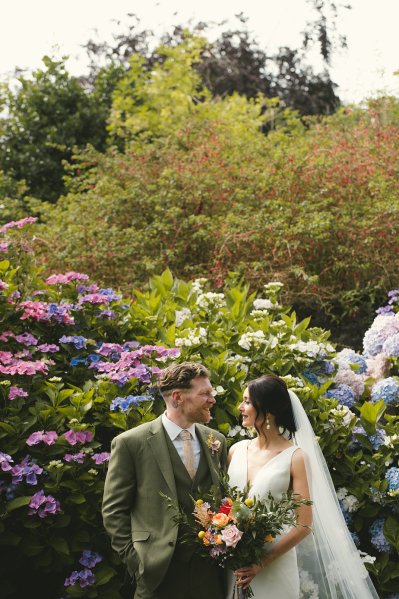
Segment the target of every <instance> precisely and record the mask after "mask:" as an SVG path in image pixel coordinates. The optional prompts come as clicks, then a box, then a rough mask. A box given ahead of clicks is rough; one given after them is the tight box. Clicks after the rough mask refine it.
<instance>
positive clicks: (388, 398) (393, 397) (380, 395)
mask: <svg viewBox="0 0 399 599" xmlns="http://www.w3.org/2000/svg"><path fill="white" fill-rule="evenodd" d="M381 399H383V400H384V401H385V403H386V404H391V405H396V404H397V403H398V401H399V382H398V379H397V378H395V377H393V376H391V377H388V378H386V379H382V380H381V381H378V383H375V385H373V386H372V388H371V401H372V402H373V403H376V402H377V401H380V400H381Z"/></svg>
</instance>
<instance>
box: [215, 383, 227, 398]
mask: <svg viewBox="0 0 399 599" xmlns="http://www.w3.org/2000/svg"><path fill="white" fill-rule="evenodd" d="M223 393H226V389H224V388H223V387H222V385H218V386H217V387H216V388H215V389H214V390H213V396H214V397H215V395H223Z"/></svg>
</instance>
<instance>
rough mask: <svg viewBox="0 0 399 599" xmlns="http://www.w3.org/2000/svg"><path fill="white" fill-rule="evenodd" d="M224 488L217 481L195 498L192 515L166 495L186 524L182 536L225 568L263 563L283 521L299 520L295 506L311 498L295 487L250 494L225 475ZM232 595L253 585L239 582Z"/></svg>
mask: <svg viewBox="0 0 399 599" xmlns="http://www.w3.org/2000/svg"><path fill="white" fill-rule="evenodd" d="M221 482H222V489H223V491H222V495H223V496H222V495H221V494H220V488H216V487H213V488H212V489H211V491H210V493H209V494H207V495H204V496H202V497H200V498H197V499H195V498H193V518H192V519H189V518H188V517H187V514H185V513H184V512H182V511H181V510H180V509H179V508H178V506H177V505H176V503H175V502H173V501H172V500H171V499H170V498H169V497H166V496H164V498H165V499H166V500H167V501H168V505H169V507H170V508H172V509H173V510H174V516H173V520H174V521H175V522H176V523H177V524H179V525H180V526H181V527H182V530H184V531H185V532H184V534H183V538H182V542H185V543H190V544H193V543H194V544H195V545H196V547H197V550H198V552H199V553H200V555H202V556H203V557H206V558H209V559H211V560H212V561H213V562H214V563H217V564H218V565H219V566H221V567H223V568H228V569H230V570H236V569H237V568H240V567H243V566H246V565H250V564H258V563H260V561H261V559H262V557H264V555H265V551H267V543H270V542H272V541H273V540H274V539H275V537H276V536H277V535H279V534H280V533H281V532H282V531H283V529H284V527H285V526H296V514H295V510H296V509H297V508H298V507H299V506H300V505H303V504H306V505H310V504H311V503H312V502H311V501H308V500H302V499H299V498H297V497H296V496H295V495H293V494H292V493H287V494H284V495H283V496H282V497H281V499H278V500H277V499H274V498H273V496H272V495H271V494H269V496H268V498H267V499H265V500H262V501H261V500H259V499H257V498H256V497H254V498H252V497H249V496H248V488H246V489H245V490H244V491H240V490H239V489H237V488H236V487H229V485H228V479H227V478H223V480H222V481H221ZM234 597H237V598H239V597H242V598H243V599H247V598H249V597H253V593H252V590H251V588H250V587H246V588H245V589H241V587H239V586H237V585H236V586H235V589H234V594H233V599H234Z"/></svg>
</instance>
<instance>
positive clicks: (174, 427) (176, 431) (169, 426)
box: [162, 413, 201, 470]
mask: <svg viewBox="0 0 399 599" xmlns="http://www.w3.org/2000/svg"><path fill="white" fill-rule="evenodd" d="M162 424H163V427H164V429H165V431H166V432H167V434H168V435H169V438H170V440H171V441H172V443H173V445H174V446H175V448H176V451H177V453H178V454H179V456H180V458H181V461H182V462H183V464H184V459H183V441H182V440H181V439H180V437H179V435H180V432H181V431H182V430H187V431H189V432H190V433H191V436H192V441H191V442H192V444H193V449H194V464H195V469H196V470H198V465H199V461H200V454H201V445H200V442H199V439H198V437H197V434H196V432H195V424H192V425H191V426H190V427H189V428H187V429H182V428H181V426H179V425H178V424H176V423H175V422H172V421H171V420H169V418H168V417H167V416H166V414H165V413H163V414H162Z"/></svg>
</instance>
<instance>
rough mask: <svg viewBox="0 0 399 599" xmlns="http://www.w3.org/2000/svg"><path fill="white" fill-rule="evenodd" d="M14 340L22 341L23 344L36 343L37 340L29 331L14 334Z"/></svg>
mask: <svg viewBox="0 0 399 599" xmlns="http://www.w3.org/2000/svg"><path fill="white" fill-rule="evenodd" d="M15 340H16V341H18V343H22V344H23V345H28V346H29V345H37V343H38V341H37V339H36V337H34V336H33V335H31V334H30V333H22V334H21V335H15Z"/></svg>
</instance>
